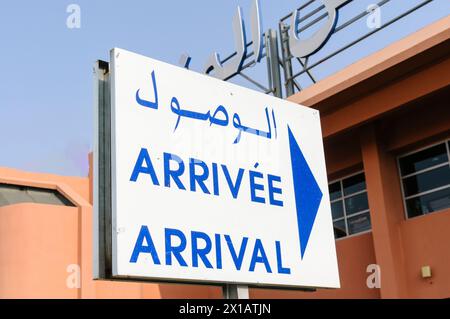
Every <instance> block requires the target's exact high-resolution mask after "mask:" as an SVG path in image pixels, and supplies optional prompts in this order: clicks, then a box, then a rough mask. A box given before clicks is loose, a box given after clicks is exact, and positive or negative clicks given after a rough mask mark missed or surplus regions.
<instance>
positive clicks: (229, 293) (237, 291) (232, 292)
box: [223, 284, 249, 299]
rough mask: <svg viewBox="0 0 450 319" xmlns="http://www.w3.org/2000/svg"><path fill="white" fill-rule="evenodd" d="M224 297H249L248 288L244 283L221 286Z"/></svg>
mask: <svg viewBox="0 0 450 319" xmlns="http://www.w3.org/2000/svg"><path fill="white" fill-rule="evenodd" d="M223 298H224V299H249V289H248V286H245V285H234V284H229V285H225V286H224V287H223Z"/></svg>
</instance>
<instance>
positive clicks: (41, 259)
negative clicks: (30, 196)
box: [0, 204, 79, 298]
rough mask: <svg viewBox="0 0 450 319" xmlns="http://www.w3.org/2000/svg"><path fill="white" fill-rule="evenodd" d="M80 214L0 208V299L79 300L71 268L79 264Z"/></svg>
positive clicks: (68, 210) (59, 209) (66, 209)
mask: <svg viewBox="0 0 450 319" xmlns="http://www.w3.org/2000/svg"><path fill="white" fill-rule="evenodd" d="M77 213H78V210H77V208H74V207H62V206H53V205H32V206H31V207H30V205H29V204H17V205H12V206H4V207H0V298H77V296H78V291H77V289H68V288H67V286H66V281H65V280H66V278H67V275H68V273H67V272H66V269H67V266H68V265H70V264H79V255H78V254H79V245H78V226H79V224H78V216H77V215H78V214H77Z"/></svg>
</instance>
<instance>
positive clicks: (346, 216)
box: [328, 170, 372, 240]
mask: <svg viewBox="0 0 450 319" xmlns="http://www.w3.org/2000/svg"><path fill="white" fill-rule="evenodd" d="M360 174H363V175H364V181H365V172H364V170H361V171H357V172H356V173H352V174H349V175H345V176H343V177H341V178H338V179H335V180H332V181H330V182H329V183H328V187H330V186H331V185H333V184H336V183H339V185H340V193H341V195H340V197H338V198H336V199H333V200H331V197H330V207H331V204H333V203H336V202H342V209H343V216H342V217H339V218H333V216H331V218H332V222H333V230H334V223H335V222H339V221H342V220H343V221H344V224H345V233H346V235H345V236H342V237H338V238H335V240H340V239H345V238H349V237H353V236H358V235H363V234H366V233H369V232H371V231H372V221H370V228H369V229H367V230H364V231H361V232H357V233H354V234H349V226H348V219H349V218H350V219H351V218H353V217H357V216H360V215H364V214H367V213H368V214H369V219H370V207H368V208H367V209H365V210H361V211H357V212H356V213H353V214H347V208H346V205H345V200H346V199H348V198H350V197H354V196H357V195H360V194H364V193H365V194H367V196H368V191H367V182H365V188H364V189H363V190H360V191H357V192H354V193H351V194H347V195H346V194H345V192H344V183H343V181H344V180H347V179H350V178H352V177H355V176H358V175H360ZM368 206H369V203H368Z"/></svg>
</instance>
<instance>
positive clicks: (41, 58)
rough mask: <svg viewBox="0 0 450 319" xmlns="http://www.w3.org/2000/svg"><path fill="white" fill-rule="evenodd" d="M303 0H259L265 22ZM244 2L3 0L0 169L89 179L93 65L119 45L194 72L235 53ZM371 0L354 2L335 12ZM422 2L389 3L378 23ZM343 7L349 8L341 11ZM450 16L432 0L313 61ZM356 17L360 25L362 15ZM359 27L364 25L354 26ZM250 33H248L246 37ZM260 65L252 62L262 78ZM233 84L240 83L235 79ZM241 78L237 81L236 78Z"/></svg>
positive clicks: (361, 52) (443, 1)
mask: <svg viewBox="0 0 450 319" xmlns="http://www.w3.org/2000/svg"><path fill="white" fill-rule="evenodd" d="M304 1H305V0H277V1H274V0H272V1H270V0H261V11H262V17H263V23H264V29H268V28H274V29H277V28H278V21H279V19H280V18H281V17H283V16H284V15H286V14H288V13H290V12H291V11H292V10H293V9H294V8H296V7H298V6H299V5H301V4H302V3H304ZM251 2H252V1H251V0H226V1H225V0H221V1H206V0H192V1H171V0H165V1H153V0H149V1H138V0H129V1H123V0H120V1H119V0H118V1H107V0H72V1H63V0H59V1H50V0H46V1H31V0H29V1H22V0H15V1H2V3H1V5H0V41H1V53H0V70H1V71H0V74H1V76H0V141H1V147H0V166H5V167H12V168H18V169H23V170H29V171H37V172H48V173H55V174H62V175H75V176H86V175H87V172H88V161H87V154H88V152H89V151H90V150H91V149H92V139H93V137H92V134H93V133H92V131H93V125H92V124H93V123H92V97H93V82H92V66H93V64H94V62H95V61H96V60H97V59H103V60H108V54H109V50H110V49H111V48H113V47H120V48H124V49H127V50H130V51H135V52H137V53H141V54H144V55H147V56H150V57H152V58H156V59H159V60H162V61H165V62H169V63H173V64H177V63H178V60H179V57H180V54H181V53H184V52H188V53H189V54H190V55H191V56H192V57H193V61H192V68H193V69H194V70H199V69H200V68H201V67H202V66H203V64H204V62H205V60H206V58H207V57H208V56H209V55H210V54H211V52H212V51H217V52H219V53H220V54H221V56H226V55H228V54H230V53H231V52H232V51H233V38H232V30H231V19H232V17H233V15H234V14H235V12H236V8H237V6H238V5H240V6H241V7H242V10H243V14H244V19H245V20H246V21H248V20H249V11H250V6H251ZM376 2H378V0H371V1H367V0H354V1H353V3H352V4H351V5H348V7H346V8H343V9H342V14H341V19H342V21H344V20H345V18H346V17H347V18H348V17H350V16H351V15H355V14H356V13H357V12H360V11H361V10H364V8H366V7H367V5H368V4H370V3H376ZM419 2H421V1H420V0H408V1H405V0H392V1H391V4H389V6H386V8H385V9H383V10H382V22H384V21H387V20H388V19H389V18H390V17H392V16H394V15H395V14H398V13H399V12H401V11H402V10H405V6H406V7H412V6H413V5H414V3H419ZM71 3H75V4H78V5H79V6H80V8H81V28H79V29H69V28H67V26H66V19H67V17H68V15H69V13H67V12H66V9H67V6H68V5H69V4H71ZM344 9H345V10H346V11H344ZM449 13H450V1H448V0H434V1H433V2H432V3H430V4H429V5H427V6H426V7H424V8H422V9H421V10H420V11H418V12H417V13H415V14H414V15H412V16H410V17H408V18H405V19H404V20H402V21H400V22H398V23H396V24H394V25H392V26H391V27H389V28H388V29H386V30H385V31H381V32H379V33H378V34H377V35H374V36H373V37H371V38H370V39H369V40H367V41H365V42H364V43H362V44H360V45H358V46H355V47H354V48H352V49H351V50H348V52H345V53H344V54H342V55H341V56H339V57H336V59H334V60H333V61H330V62H328V64H324V65H323V66H321V67H318V68H317V70H316V72H317V73H316V74H317V76H318V77H319V78H323V77H325V76H327V75H329V74H331V73H334V72H336V71H337V70H339V69H341V68H343V67H345V66H346V65H348V64H351V63H353V62H354V61H355V60H357V59H359V58H361V57H363V56H365V55H368V54H370V53H372V52H374V51H376V50H379V49H381V48H382V47H384V46H386V45H387V44H389V43H392V42H393V41H395V40H398V39H400V38H402V37H404V36H406V35H408V34H410V33H412V32H414V31H416V30H418V29H420V28H421V27H423V26H425V25H427V24H429V23H431V22H433V21H436V20H438V19H439V18H442V17H444V16H446V15H448V14H449ZM361 23H363V24H365V22H364V21H362V22H361ZM363 24H362V25H359V26H358V25H355V27H354V28H352V29H350V28H349V30H348V31H347V32H342V34H340V35H339V37H338V36H337V35H336V38H335V39H333V38H332V39H331V40H330V42H329V44H327V46H326V47H324V49H323V51H322V52H320V53H318V55H317V56H318V57H320V54H326V52H327V51H326V50H332V49H333V48H334V49H336V48H337V47H339V43H341V44H342V43H343V41H344V42H345V41H347V42H348V40H349V39H352V38H354V37H356V36H357V35H358V32H361V30H364V28H365V27H364V25H363ZM361 26H362V27H361ZM248 37H250V34H248ZM264 70H265V65H260V67H259V69H257V68H255V71H252V72H254V75H255V76H256V77H263V76H264ZM238 83H240V82H238ZM242 84H243V83H242Z"/></svg>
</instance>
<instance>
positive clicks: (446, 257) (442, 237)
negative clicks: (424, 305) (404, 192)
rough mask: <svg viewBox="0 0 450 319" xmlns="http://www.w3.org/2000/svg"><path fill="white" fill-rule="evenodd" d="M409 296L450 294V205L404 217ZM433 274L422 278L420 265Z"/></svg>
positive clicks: (443, 295) (404, 245)
mask: <svg viewBox="0 0 450 319" xmlns="http://www.w3.org/2000/svg"><path fill="white" fill-rule="evenodd" d="M400 233H401V241H402V245H403V252H404V256H405V264H406V268H405V270H404V271H405V276H406V279H407V283H408V296H407V297H408V298H443V297H446V298H448V297H450V249H449V244H450V209H448V210H446V211H443V212H438V213H433V214H430V215H425V216H421V217H416V218H413V219H409V220H405V221H404V222H403V223H402V224H401V225H400ZM427 265H428V266H430V267H431V271H432V277H431V278H429V279H423V278H422V277H421V267H422V266H427Z"/></svg>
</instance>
